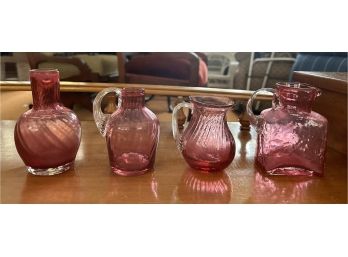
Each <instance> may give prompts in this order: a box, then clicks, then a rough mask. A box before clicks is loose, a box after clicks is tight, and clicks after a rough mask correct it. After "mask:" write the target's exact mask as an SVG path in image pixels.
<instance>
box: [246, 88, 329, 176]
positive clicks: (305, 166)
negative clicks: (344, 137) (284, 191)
mask: <svg viewBox="0 0 348 257" xmlns="http://www.w3.org/2000/svg"><path fill="white" fill-rule="evenodd" d="M263 91H266V92H271V93H273V94H274V95H273V104H272V108H270V109H266V110H263V111H262V112H261V114H260V115H259V116H255V115H254V114H253V111H252V104H253V101H254V99H255V97H256V95H257V94H258V93H260V92H263ZM320 94H321V92H320V90H319V89H317V88H315V87H311V86H310V85H308V84H303V83H297V82H295V83H277V84H276V87H275V89H272V88H264V89H259V90H257V91H256V92H255V93H254V94H253V95H252V97H251V98H250V100H249V101H248V105H247V111H248V115H249V116H250V121H251V124H252V125H253V126H254V127H255V128H256V131H257V133H258V142H257V156H256V161H257V163H258V164H259V166H261V168H262V169H263V170H265V171H266V172H267V173H268V174H271V175H305V176H311V175H314V174H315V175H322V174H323V171H324V158H325V152H326V141H327V120H326V118H325V117H323V116H321V115H320V114H318V113H316V112H313V111H312V105H313V103H314V100H315V99H316V97H318V96H319V95H320Z"/></svg>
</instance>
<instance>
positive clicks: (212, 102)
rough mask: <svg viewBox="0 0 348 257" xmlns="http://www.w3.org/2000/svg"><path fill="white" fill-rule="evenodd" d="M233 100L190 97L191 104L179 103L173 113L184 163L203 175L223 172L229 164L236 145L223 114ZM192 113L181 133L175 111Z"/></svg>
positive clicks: (176, 138)
mask: <svg viewBox="0 0 348 257" xmlns="http://www.w3.org/2000/svg"><path fill="white" fill-rule="evenodd" d="M232 106H233V101H231V100H230V99H228V98H224V97H210V96H197V97H190V103H187V102H183V103H180V104H178V105H177V106H176V107H175V108H174V110H173V116H172V130H173V137H174V139H175V140H176V143H177V147H178V149H179V151H180V152H181V154H182V156H183V157H184V159H185V161H186V162H187V163H188V164H189V165H190V166H191V167H192V168H193V169H197V170H201V171H203V172H215V171H222V170H223V169H225V168H226V167H227V166H228V165H230V163H231V162H232V160H233V158H234V155H235V151H236V146H235V142H234V138H233V136H232V134H231V131H230V129H229V127H228V125H227V121H226V113H227V111H228V109H229V108H231V107H232ZM183 107H186V108H190V109H191V110H192V119H191V120H190V122H188V121H186V122H185V124H184V130H183V131H180V130H179V128H178V122H177V119H178V117H177V116H178V111H179V110H180V109H181V108H183Z"/></svg>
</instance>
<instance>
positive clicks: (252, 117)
mask: <svg viewBox="0 0 348 257" xmlns="http://www.w3.org/2000/svg"><path fill="white" fill-rule="evenodd" d="M262 92H270V93H272V94H274V97H275V98H277V97H276V96H275V93H274V92H275V91H274V89H273V88H261V89H259V90H256V91H255V92H254V93H253V95H252V96H251V97H250V99H249V101H248V104H247V108H246V109H247V113H248V116H249V120H250V124H251V125H252V126H254V127H255V128H256V129H258V128H259V124H260V121H261V120H260V119H261V118H260V117H259V116H256V115H255V114H254V113H253V103H254V100H255V98H256V96H257V95H258V94H259V93H262ZM276 102H277V101H275V100H273V108H274V107H275V106H274V105H275V104H276Z"/></svg>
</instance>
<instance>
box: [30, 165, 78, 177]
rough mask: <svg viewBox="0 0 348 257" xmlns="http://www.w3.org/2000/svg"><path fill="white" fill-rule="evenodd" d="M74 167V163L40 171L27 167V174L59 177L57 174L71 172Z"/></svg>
mask: <svg viewBox="0 0 348 257" xmlns="http://www.w3.org/2000/svg"><path fill="white" fill-rule="evenodd" d="M73 165H74V162H68V163H66V164H64V165H60V166H58V167H54V168H47V169H39V168H33V167H30V166H27V172H29V173H31V174H33V175H37V176H52V175H57V174H60V173H63V172H64V171H67V170H69V169H70V168H71V167H72V166H73Z"/></svg>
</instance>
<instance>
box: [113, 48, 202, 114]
mask: <svg viewBox="0 0 348 257" xmlns="http://www.w3.org/2000/svg"><path fill="white" fill-rule="evenodd" d="M199 55H200V56H201V57H199ZM117 57H118V69H119V70H118V72H119V82H121V83H133V84H137V83H140V84H152V85H172V86H189V87H198V86H206V85H207V82H208V79H207V66H206V63H205V62H204V61H207V60H206V58H205V56H204V55H203V54H201V53H198V54H196V53H191V52H187V53H137V54H132V55H131V56H130V57H127V56H126V54H125V53H117ZM151 98H152V97H150V99H151ZM167 102H168V109H169V111H170V112H171V111H172V108H171V98H170V97H169V96H168V97H167Z"/></svg>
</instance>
